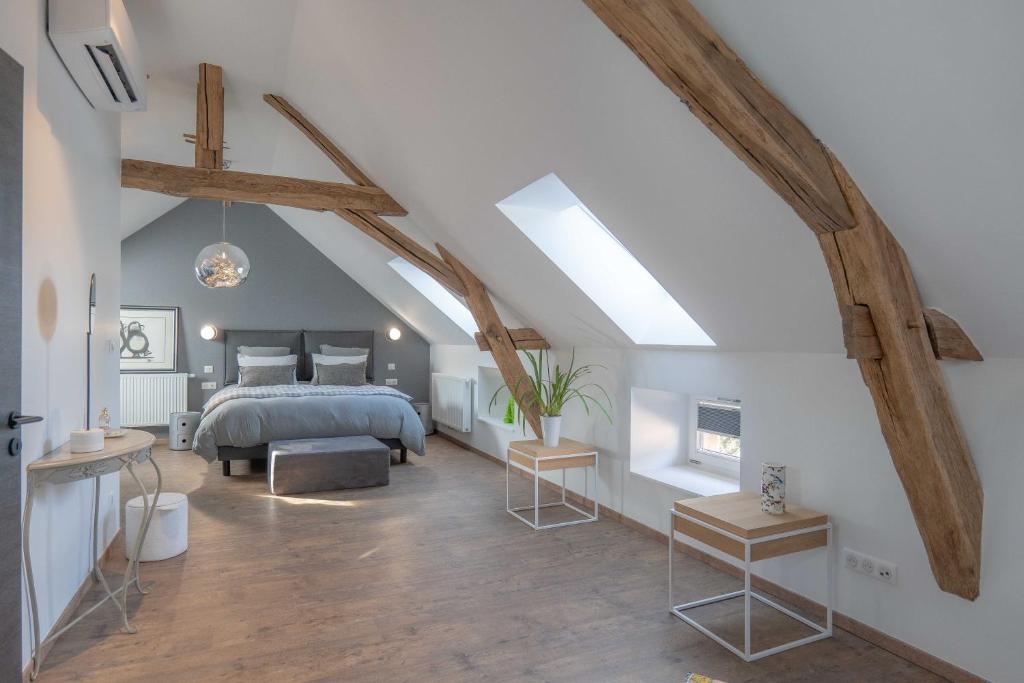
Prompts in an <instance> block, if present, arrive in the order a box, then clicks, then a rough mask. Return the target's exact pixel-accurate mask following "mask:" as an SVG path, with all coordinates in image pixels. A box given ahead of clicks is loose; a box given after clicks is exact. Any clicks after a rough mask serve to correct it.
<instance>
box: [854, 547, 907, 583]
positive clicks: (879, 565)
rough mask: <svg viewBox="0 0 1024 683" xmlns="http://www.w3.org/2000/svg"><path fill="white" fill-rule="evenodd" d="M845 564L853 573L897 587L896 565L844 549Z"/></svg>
mask: <svg viewBox="0 0 1024 683" xmlns="http://www.w3.org/2000/svg"><path fill="white" fill-rule="evenodd" d="M843 564H844V565H846V568H847V569H850V570H852V571H855V572H858V573H860V574H866V575H868V576H870V577H873V578H876V579H878V580H879V581H884V582H886V583H890V584H892V585H894V586H895V585H896V565H895V564H893V563H892V562H889V561H887V560H880V559H878V558H877V557H871V556H870V555H865V554H864V553H859V552H857V551H856V550H850V549H849V548H843Z"/></svg>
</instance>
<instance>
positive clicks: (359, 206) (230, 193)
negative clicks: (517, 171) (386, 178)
mask: <svg viewBox="0 0 1024 683" xmlns="http://www.w3.org/2000/svg"><path fill="white" fill-rule="evenodd" d="M121 187H130V188H134V189H137V190H149V191H150V192H160V193H162V194H169V195H173V196H175V197H197V198H199V199H216V200H219V201H227V202H249V203H253V204H279V205H281V206H294V207H296V208H299V209H312V210H314V211H335V210H339V209H352V210H358V211H370V212H373V213H378V214H385V215H401V214H404V212H405V209H403V208H402V207H401V206H400V205H399V204H398V202H396V201H394V200H393V199H391V197H389V196H388V194H387V193H386V192H384V191H383V190H381V189H380V188H377V187H359V186H358V185H345V184H343V183H328V182H323V181H320V180H303V179H301V178H288V177H284V176H273V175H262V174H259V173H243V172H241V171H220V170H215V169H207V168H192V167H189V166H174V165H172V164H161V163H158V162H155V161H139V160H137V159H122V160H121Z"/></svg>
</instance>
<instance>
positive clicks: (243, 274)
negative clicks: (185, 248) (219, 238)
mask: <svg viewBox="0 0 1024 683" xmlns="http://www.w3.org/2000/svg"><path fill="white" fill-rule="evenodd" d="M195 270H196V279H197V280H199V283H200V284H201V285H203V286H204V287H209V288H211V289H216V288H219V287H238V286H239V285H241V284H244V283H245V281H246V280H247V279H248V277H249V257H248V256H246V255H245V252H244V251H242V250H241V249H239V248H238V247H236V246H235V245H233V244H231V243H230V242H217V243H216V244H211V245H209V246H207V247H203V249H202V251H200V252H199V256H196V266H195Z"/></svg>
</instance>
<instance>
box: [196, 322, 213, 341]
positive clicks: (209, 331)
mask: <svg viewBox="0 0 1024 683" xmlns="http://www.w3.org/2000/svg"><path fill="white" fill-rule="evenodd" d="M199 336H200V337H202V338H203V339H204V340H206V341H213V340H214V339H216V338H217V328H216V327H214V326H213V325H211V324H209V323H207V324H205V325H203V326H202V327H200V328H199Z"/></svg>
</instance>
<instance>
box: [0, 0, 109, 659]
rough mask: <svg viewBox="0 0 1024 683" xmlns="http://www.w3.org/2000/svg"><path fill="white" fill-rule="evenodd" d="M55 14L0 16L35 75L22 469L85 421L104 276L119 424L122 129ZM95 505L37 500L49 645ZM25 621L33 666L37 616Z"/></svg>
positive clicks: (99, 348)
mask: <svg viewBox="0 0 1024 683" xmlns="http://www.w3.org/2000/svg"><path fill="white" fill-rule="evenodd" d="M44 6H45V3H44V2H42V1H41V0H12V1H8V2H4V3H2V4H0V48H3V49H4V50H5V51H7V52H8V53H9V54H11V55H12V56H13V57H14V58H15V59H16V60H18V62H20V63H21V64H22V66H24V68H25V141H24V155H25V176H24V187H25V190H24V222H23V235H24V246H23V257H24V266H23V274H22V286H23V291H22V352H23V355H22V405H21V409H22V411H23V412H24V413H28V414H32V415H43V416H44V417H45V418H46V421H45V422H43V423H42V424H40V425H30V426H28V427H26V428H25V429H24V430H23V432H24V433H23V440H24V451H23V452H22V463H23V464H28V463H29V462H31V461H33V460H35V459H36V458H38V457H39V456H40V455H42V454H43V453H45V452H47V451H49V450H51V449H53V448H55V447H57V446H59V445H60V444H62V443H63V442H65V441H66V440H67V439H68V435H69V432H70V430H72V429H77V428H79V427H81V426H82V425H83V422H84V420H85V331H86V324H87V317H88V281H89V275H90V274H91V273H94V272H95V273H96V280H97V303H98V310H97V328H96V334H95V342H94V347H93V360H94V373H93V412H94V413H97V412H98V411H99V409H100V408H101V407H103V406H107V407H109V408H110V410H111V414H112V416H113V418H114V420H115V421H116V420H117V416H118V397H117V391H118V388H117V381H118V380H117V372H118V370H117V353H116V347H115V348H113V349H112V348H111V347H109V346H108V345H107V342H108V341H109V342H111V343H113V342H114V340H116V339H117V338H118V330H117V325H118V323H117V319H118V313H117V312H118V305H119V301H120V234H119V223H120V218H119V214H120V209H119V202H120V196H119V185H120V181H119V174H120V163H119V160H120V118H119V115H117V114H110V113H102V112H98V111H95V110H93V109H92V108H91V107H90V106H89V104H88V103H87V102H86V101H85V99H84V98H83V97H82V95H81V94H80V93H79V91H78V90H77V89H76V87H75V85H74V84H73V82H72V81H71V79H70V78H69V76H68V75H67V73H66V71H65V70H64V67H63V66H62V64H61V63H60V61H59V59H58V58H57V56H56V54H55V53H54V52H53V49H52V48H51V47H50V44H49V42H48V41H47V39H46V36H45V34H44V26H45V21H44ZM115 423H116V422H115ZM22 495H23V500H24V492H23V494H22ZM91 495H92V483H91V482H82V483H78V484H69V485H63V486H59V487H54V486H50V485H47V486H45V487H44V488H42V489H41V490H40V491H39V492H38V495H37V497H36V499H35V501H36V502H35V510H34V512H33V519H32V539H31V547H32V553H33V560H34V568H35V570H36V588H37V593H38V597H39V608H40V615H41V622H42V623H41V626H42V631H43V633H44V634H45V633H46V632H47V630H48V629H49V628H50V626H52V624H53V622H54V621H55V619H56V618H57V617H58V616H59V615H60V613H61V611H62V610H63V609H64V608H65V606H66V605H67V604H68V601H69V600H70V599H71V597H72V596H73V595H74V592H75V590H76V589H77V588H78V587H79V586H80V585H81V583H82V581H83V580H84V579H85V577H86V575H87V573H88V568H89V565H90V556H89V543H88V529H89V521H90V503H91ZM117 496H118V491H117V477H116V475H112V476H109V477H106V478H105V479H104V481H103V492H102V496H101V501H102V507H101V510H100V515H101V520H102V532H101V533H102V536H103V537H102V538H101V539H100V540H101V547H105V546H106V544H107V542H108V541H109V540H110V539H111V538H112V537H113V535H114V533H115V532H116V530H117V526H118V517H117V509H118V508H117ZM23 602H24V604H26V605H27V598H25V599H24V601H23ZM22 613H23V624H24V626H23V629H22V642H23V649H24V654H25V658H26V661H27V658H28V647H29V646H28V634H29V626H28V624H29V621H28V612H27V607H23V609H22Z"/></svg>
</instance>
